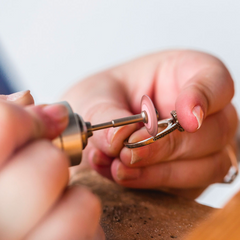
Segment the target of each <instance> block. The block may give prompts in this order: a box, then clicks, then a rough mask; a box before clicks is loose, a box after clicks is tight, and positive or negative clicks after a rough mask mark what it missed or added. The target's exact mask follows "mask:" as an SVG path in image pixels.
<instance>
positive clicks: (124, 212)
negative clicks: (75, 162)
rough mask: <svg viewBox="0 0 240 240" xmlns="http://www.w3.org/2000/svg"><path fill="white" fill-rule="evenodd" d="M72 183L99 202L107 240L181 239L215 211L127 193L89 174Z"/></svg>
mask: <svg viewBox="0 0 240 240" xmlns="http://www.w3.org/2000/svg"><path fill="white" fill-rule="evenodd" d="M71 183H72V184H82V185H85V186H87V187H88V188H90V189H91V190H92V191H93V192H94V193H95V194H96V195H98V196H99V198H100V199H101V201H102V208H103V214H102V218H101V221H100V224H101V226H102V228H103V230H104V232H105V234H106V239H107V240H125V239H126V240H128V239H129V240H130V239H131V240H134V239H136V240H147V239H183V236H184V235H185V234H186V233H188V232H189V231H192V230H193V229H194V228H196V227H197V226H198V224H199V222H200V221H202V220H205V219H206V218H207V217H208V216H209V214H210V213H212V212H214V211H216V210H214V209H212V208H210V207H206V206H203V205H200V204H198V203H196V202H195V201H190V200H186V199H183V198H180V197H176V196H172V195H169V194H166V193H162V192H156V191H149V190H132V189H126V188H123V187H121V186H118V185H116V184H115V183H113V182H111V181H108V180H106V179H103V178H102V177H100V176H99V175H98V174H97V173H95V172H93V171H89V170H87V171H86V170H85V171H81V172H79V173H78V174H76V175H74V177H73V178H72V181H71Z"/></svg>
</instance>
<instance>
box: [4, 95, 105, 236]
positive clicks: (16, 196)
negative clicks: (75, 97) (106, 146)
mask: <svg viewBox="0 0 240 240" xmlns="http://www.w3.org/2000/svg"><path fill="white" fill-rule="evenodd" d="M33 103H34V101H33V98H32V96H31V94H30V92H29V91H26V92H20V93H16V94H12V95H8V96H6V95H1V96H0V112H1V114H0V122H1V134H0V146H1V156H0V199H1V201H0V212H1V214H0V236H1V239H9V240H13V239H14V240H18V239H25V240H37V239H60V240H61V239H63V240H65V239H93V240H95V239H105V237H104V234H103V231H102V229H101V228H100V226H99V217H100V212H101V207H100V202H99V200H98V199H97V198H96V197H95V196H94V195H93V194H92V193H90V192H89V191H88V190H87V189H85V188H83V187H81V186H74V187H68V186H67V185H68V181H69V170H68V167H69V161H68V158H67V156H66V155H65V154H64V153H63V152H62V151H61V150H59V149H57V148H56V147H55V146H53V144H52V143H51V140H52V139H54V138H55V137H56V136H58V135H59V134H60V133H61V132H62V131H63V130H64V129H65V128H66V126H67V124H68V116H67V109H66V108H65V107H64V106H62V105H51V106H47V105H40V106H34V105H33Z"/></svg>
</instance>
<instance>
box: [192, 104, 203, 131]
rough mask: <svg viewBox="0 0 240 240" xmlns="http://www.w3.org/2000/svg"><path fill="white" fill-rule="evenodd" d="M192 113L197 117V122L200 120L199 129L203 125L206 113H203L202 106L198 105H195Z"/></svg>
mask: <svg viewBox="0 0 240 240" xmlns="http://www.w3.org/2000/svg"><path fill="white" fill-rule="evenodd" d="M192 113H193V115H194V116H195V117H196V119H197V122H198V128H197V129H199V128H200V127H201V125H202V122H203V117H204V113H203V110H202V108H201V107H200V106H199V105H198V106H195V107H194V108H193V110H192Z"/></svg>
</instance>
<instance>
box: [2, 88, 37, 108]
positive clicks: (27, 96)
mask: <svg viewBox="0 0 240 240" xmlns="http://www.w3.org/2000/svg"><path fill="white" fill-rule="evenodd" d="M6 100H7V101H12V102H14V103H16V104H19V105H21V106H27V105H31V104H34V99H33V96H32V95H31V93H30V90H26V91H21V92H16V93H12V94H10V95H7V96H6Z"/></svg>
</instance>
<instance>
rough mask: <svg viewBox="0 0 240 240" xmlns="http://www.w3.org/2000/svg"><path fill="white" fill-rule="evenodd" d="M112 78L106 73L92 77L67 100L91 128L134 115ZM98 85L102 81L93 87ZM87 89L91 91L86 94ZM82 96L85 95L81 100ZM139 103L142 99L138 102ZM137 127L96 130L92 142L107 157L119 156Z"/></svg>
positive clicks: (120, 86) (121, 90)
mask: <svg viewBox="0 0 240 240" xmlns="http://www.w3.org/2000/svg"><path fill="white" fill-rule="evenodd" d="M115 80H116V79H114V80H113V76H110V75H109V74H108V73H107V72H104V73H101V74H98V75H96V76H93V77H90V78H88V79H86V80H85V81H83V82H81V84H80V85H78V86H75V87H74V88H73V89H72V90H71V92H70V94H69V95H66V96H65V97H64V98H67V99H68V101H69V102H70V103H71V106H72V107H73V109H74V111H75V112H77V113H79V114H80V115H81V116H82V117H83V119H84V120H85V121H89V122H91V124H92V125H95V124H99V123H104V122H109V121H111V120H113V119H117V118H122V117H127V116H130V115H132V113H131V109H130V108H129V103H128V101H127V99H126V96H125V90H124V88H123V86H122V84H120V83H119V82H118V81H117V80H116V81H115ZM96 82H101V84H99V85H98V87H97V88H93V86H94V85H95V84H96ZM87 89H91V91H88V94H86V91H87ZM79 96H83V98H82V99H79ZM139 102H140V99H139ZM137 127H138V126H136V125H135V124H132V125H127V126H123V127H117V128H108V129H104V130H99V131H94V132H93V137H92V138H91V139H89V142H91V143H92V144H93V146H95V147H96V148H98V149H100V150H101V151H102V152H104V153H105V154H106V155H108V156H110V157H112V156H117V155H118V154H119V152H120V150H121V148H122V147H123V141H124V140H125V139H126V138H127V137H128V136H129V135H130V134H131V133H132V132H133V131H134V130H135V129H136V128H137Z"/></svg>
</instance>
